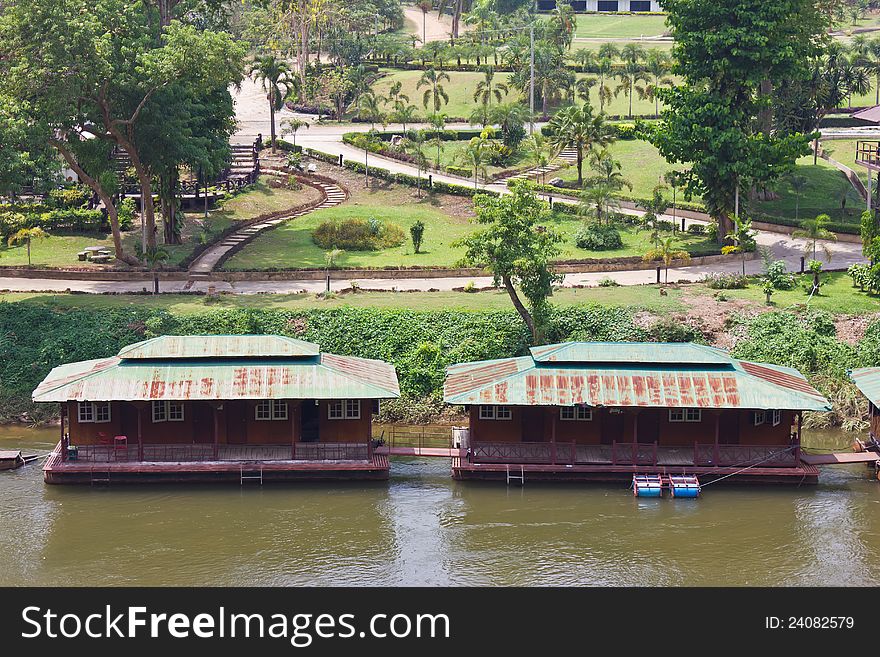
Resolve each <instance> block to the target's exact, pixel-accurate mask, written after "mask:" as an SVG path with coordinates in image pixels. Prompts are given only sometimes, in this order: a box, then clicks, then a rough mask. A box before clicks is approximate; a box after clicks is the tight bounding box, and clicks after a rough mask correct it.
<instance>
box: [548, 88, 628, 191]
mask: <svg viewBox="0 0 880 657" xmlns="http://www.w3.org/2000/svg"><path fill="white" fill-rule="evenodd" d="M548 127H549V129H550V134H551V137H550V139H551V142H552V143H553V144H554V145H556V146H558V147H560V148H567V147H573V148H575V149H576V151H577V169H578V186H579V187H582V186H583V184H584V176H583V167H584V156H585V155H586V154H587V153H588V152H589V151H591V150H592V149H594V148H605V147H607V146H608V145H610V144H611V143H613V142H614V140H615V139H616V137H615V134H614V130H613V128H612V126H610V125H608V124H607V123H605V117H604V116H603V115H602V114H593V108H592V106H590V105H589V104H588V103H584V104H583V105H581V106H580V107H578V106H576V105H570V106H568V107H564V108H562V109H561V110H559V111H558V112H556V114H555V115H554V116H553V118H552V119H551V120H550V123H549V126H548Z"/></svg>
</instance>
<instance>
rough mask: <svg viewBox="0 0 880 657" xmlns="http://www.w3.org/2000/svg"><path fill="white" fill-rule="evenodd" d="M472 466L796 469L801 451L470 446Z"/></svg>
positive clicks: (705, 447) (559, 444) (707, 446)
mask: <svg viewBox="0 0 880 657" xmlns="http://www.w3.org/2000/svg"><path fill="white" fill-rule="evenodd" d="M469 459H470V461H471V462H473V463H534V464H546V465H554V464H560V465H567V464H571V465H578V464H580V465H587V464H591V465H601V464H605V465H646V466H656V465H658V463H659V464H662V465H698V466H726V467H732V466H742V467H747V466H749V465H757V466H758V467H760V466H765V467H779V466H784V467H794V466H796V465H797V463H798V461H799V460H800V452H799V448H796V447H795V448H792V447H791V446H787V445H782V446H780V445H714V444H700V443H695V444H694V446H693V451H691V448H690V447H689V446H687V445H683V446H669V447H664V446H658V445H657V443H619V442H613V443H611V444H610V445H576V444H574V443H571V442H556V443H554V442H541V443H535V442H528V443H513V442H511V443H498V442H475V443H471V445H470V451H469Z"/></svg>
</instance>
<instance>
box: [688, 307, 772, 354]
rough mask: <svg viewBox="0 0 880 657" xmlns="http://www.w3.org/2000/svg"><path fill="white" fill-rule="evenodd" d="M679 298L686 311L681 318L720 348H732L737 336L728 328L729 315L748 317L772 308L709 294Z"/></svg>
mask: <svg viewBox="0 0 880 657" xmlns="http://www.w3.org/2000/svg"><path fill="white" fill-rule="evenodd" d="M722 298H723V297H722ZM681 300H682V302H683V303H684V304H685V305H686V306H687V311H686V312H685V313H682V314H681V320H682V321H683V322H685V323H687V324H689V325H690V326H694V327H697V328H699V329H700V330H701V331H702V332H703V335H705V336H706V338H707V339H708V340H709V341H710V342H711V343H712V344H713V345H714V346H716V347H720V348H721V349H731V348H733V346H734V343H735V342H736V338H737V337H738V336H737V335H735V334H734V333H733V332H731V330H730V325H729V321H728V320H729V319H730V318H731V316H733V315H744V316H746V317H749V316H754V315H759V314H761V313H763V312H767V311H768V310H772V308H768V307H766V306H761V305H758V304H756V303H754V302H753V301H747V300H745V299H727V300H725V301H722V300H721V299H719V298H718V296H716V295H709V294H700V295H683V296H682V298H681Z"/></svg>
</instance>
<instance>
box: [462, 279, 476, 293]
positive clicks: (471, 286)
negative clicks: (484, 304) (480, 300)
mask: <svg viewBox="0 0 880 657" xmlns="http://www.w3.org/2000/svg"><path fill="white" fill-rule="evenodd" d="M463 289H464V291H465V292H468V293H473V292H476V291H477V286H476V285H474V282H473V281H468V282H467V283H466V284H465V286H464V288H463Z"/></svg>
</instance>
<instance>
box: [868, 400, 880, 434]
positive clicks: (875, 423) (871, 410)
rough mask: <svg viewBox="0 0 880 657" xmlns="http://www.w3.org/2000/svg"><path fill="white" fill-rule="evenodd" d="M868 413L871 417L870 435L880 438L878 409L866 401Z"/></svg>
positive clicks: (879, 414)
mask: <svg viewBox="0 0 880 657" xmlns="http://www.w3.org/2000/svg"><path fill="white" fill-rule="evenodd" d="M868 415H869V417H870V418H871V426H870V430H871V435H872V436H874V437H875V438H878V439H880V410H878V409H877V407H876V406H874V404H872V403H871V402H868Z"/></svg>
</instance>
